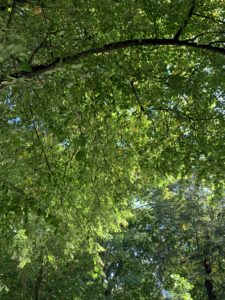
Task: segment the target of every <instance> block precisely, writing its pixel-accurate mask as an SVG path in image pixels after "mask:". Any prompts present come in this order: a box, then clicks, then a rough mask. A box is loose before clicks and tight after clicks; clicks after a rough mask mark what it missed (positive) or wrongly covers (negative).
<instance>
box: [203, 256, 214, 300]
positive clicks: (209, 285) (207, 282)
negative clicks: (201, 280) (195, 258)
mask: <svg viewBox="0 0 225 300" xmlns="http://www.w3.org/2000/svg"><path fill="white" fill-rule="evenodd" d="M203 266H204V268H205V272H206V274H207V275H210V274H211V273H212V267H211V263H210V261H209V259H207V258H205V259H204V261H203ZM205 287H206V291H207V295H208V299H209V300H216V294H215V291H214V289H213V281H212V279H210V278H209V277H207V278H205Z"/></svg>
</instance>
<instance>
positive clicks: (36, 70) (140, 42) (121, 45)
mask: <svg viewBox="0 0 225 300" xmlns="http://www.w3.org/2000/svg"><path fill="white" fill-rule="evenodd" d="M147 46H176V47H190V48H196V49H203V50H206V51H209V52H215V53H219V54H222V55H224V56H225V49H224V48H220V47H214V46H212V45H204V44H197V43H195V42H193V41H191V39H190V40H184V41H179V40H175V39H134V40H126V41H120V42H115V43H110V44H106V45H104V46H103V47H99V48H92V49H89V50H85V51H81V52H79V53H77V54H74V55H71V56H66V57H58V58H56V59H55V60H54V61H53V62H52V63H50V64H45V65H37V66H33V67H32V71H30V72H24V71H23V72H16V73H14V74H11V75H10V76H11V77H14V78H32V77H34V76H37V75H40V74H44V73H46V72H48V71H51V70H54V69H55V68H56V67H57V66H59V65H60V64H63V65H69V64H73V63H76V62H78V61H80V60H81V59H82V58H85V57H88V56H90V55H93V54H100V53H109V52H112V51H117V50H119V49H126V48H131V47H133V48H135V47H147ZM1 82H4V79H2V80H1V81H0V83H1Z"/></svg>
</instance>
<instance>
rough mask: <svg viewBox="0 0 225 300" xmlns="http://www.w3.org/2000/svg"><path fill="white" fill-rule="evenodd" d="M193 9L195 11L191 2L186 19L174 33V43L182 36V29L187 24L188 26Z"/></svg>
mask: <svg viewBox="0 0 225 300" xmlns="http://www.w3.org/2000/svg"><path fill="white" fill-rule="evenodd" d="M194 9H195V1H192V6H191V7H190V9H189V12H188V15H187V17H186V19H185V20H184V22H183V25H182V26H181V27H180V28H179V29H178V31H177V33H176V34H175V36H174V39H175V40H176V41H177V40H179V38H180V36H181V34H182V32H183V30H184V28H185V27H186V26H187V24H188V22H189V20H190V18H191V17H192V15H193V12H194Z"/></svg>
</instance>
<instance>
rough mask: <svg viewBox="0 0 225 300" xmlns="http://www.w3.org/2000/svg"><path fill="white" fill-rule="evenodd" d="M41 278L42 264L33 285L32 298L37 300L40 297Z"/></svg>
mask: <svg viewBox="0 0 225 300" xmlns="http://www.w3.org/2000/svg"><path fill="white" fill-rule="evenodd" d="M42 280H43V266H41V267H40V270H39V273H38V277H37V279H36V281H35V285H34V300H39V299H40V291H41V284H42Z"/></svg>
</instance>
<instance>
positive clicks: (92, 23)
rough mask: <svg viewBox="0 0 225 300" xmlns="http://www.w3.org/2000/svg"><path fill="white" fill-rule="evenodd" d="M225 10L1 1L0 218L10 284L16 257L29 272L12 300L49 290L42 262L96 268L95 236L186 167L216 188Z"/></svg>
mask: <svg viewBox="0 0 225 300" xmlns="http://www.w3.org/2000/svg"><path fill="white" fill-rule="evenodd" d="M178 10H179V11H180V13H179V14H178V13H177V12H178ZM224 11H225V10H224V4H221V1H218V0H211V1H203V0H196V1H174V0H173V1H168V0H164V1H145V0H138V1H134V0H131V1H122V0H114V1H113V0H104V1H99V0H94V1H83V0H79V1H73V0H63V1H62V0H58V1H53V0H48V1H35V0H27V1H16V0H13V1H2V4H1V7H0V22H1V27H0V28H1V29H0V39H1V46H0V66H1V74H0V88H1V95H2V97H1V103H0V108H1V110H0V113H1V115H0V122H1V128H0V130H1V137H2V139H1V141H0V147H1V152H0V155H1V170H0V186H1V190H0V192H1V199H2V200H1V210H0V213H1V219H0V224H1V239H2V241H3V245H4V246H3V249H4V250H3V253H4V255H5V256H6V260H5V262H7V264H6V269H7V265H12V268H14V271H13V274H14V275H13V276H15V277H14V278H16V279H15V282H16V285H18V282H19V280H20V279H19V278H18V276H19V277H20V278H21V275H20V274H21V273H20V272H17V271H16V269H15V268H16V267H15V266H16V265H17V266H19V268H21V269H22V270H21V272H23V270H25V269H24V268H30V269H29V272H28V273H27V274H28V277H27V278H28V282H30V283H29V284H28V283H26V284H27V286H28V289H27V290H26V289H25V288H24V291H27V293H28V294H27V295H26V296H24V295H22V294H21V291H20V292H19V293H20V294H18V295H16V297H18V299H20V298H24V297H31V295H33V297H34V298H35V299H40V298H41V297H51V295H47V296H46V295H44V293H47V291H44V288H42V289H41V287H43V286H44V282H45V281H46V280H47V278H48V276H47V275H46V272H45V269H46V268H47V267H46V265H48V264H49V263H50V265H51V266H52V268H53V266H54V264H55V265H57V264H58V265H61V266H62V268H64V267H65V268H66V266H68V264H69V262H70V261H71V260H73V258H74V257H80V258H81V257H86V254H87V253H88V254H89V256H88V257H89V259H90V263H89V267H90V269H93V268H98V269H99V270H100V271H99V272H100V273H101V272H102V269H104V267H103V265H102V263H101V252H104V249H103V248H102V247H101V243H102V240H105V239H106V240H107V239H108V238H109V236H110V234H112V233H113V232H117V231H121V226H126V224H127V223H126V222H127V220H128V219H129V217H130V215H131V213H130V203H131V202H132V201H133V199H137V198H138V197H139V196H140V195H142V194H143V191H149V189H158V188H160V187H161V186H162V185H168V184H169V183H171V182H176V181H177V180H179V179H180V178H183V177H185V176H195V177H196V178H198V180H199V182H204V184H205V185H206V186H207V184H208V185H209V186H212V185H215V186H221V189H222V190H223V188H222V187H223V182H224V163H223V159H224V156H225V152H224V149H223V148H224V147H223V146H224V145H223V139H224V134H225V130H224V128H225V126H224V125H225V124H224V100H223V98H224V82H223V81H222V80H221V78H223V75H224V56H225V50H224V42H225V40H224V26H225V25H224V19H225V16H224V14H225V13H224ZM172 219H173V218H172V217H171V220H172ZM171 222H172V221H171ZM52 244H54V246H53V245H52ZM9 245H10V247H9ZM11 252H13V254H12V253H11ZM12 256H13V261H11V260H10V257H12ZM81 261H82V259H81ZM91 262H92V263H91ZM96 262H97V263H96ZM96 264H97V266H96ZM205 265H206V266H208V262H207V261H206V262H205ZM89 267H87V268H86V267H85V268H84V269H85V270H86V271H87V272H90V274H92V273H93V272H92V271H93V270H92V271H91V270H87V269H89ZM65 270H67V269H65ZM52 272H53V271H52ZM53 273H54V272H53ZM173 273H174V274H176V273H175V272H173ZM18 274H19V275H18ZM93 274H96V273H95V272H94V273H93ZM210 274H211V273H210ZM210 274H208V275H210ZM17 275H18V276H17ZM90 276H91V275H90ZM94 276H95V275H94ZM3 277H4V278H5V281H7V280H8V279H7V278H9V277H7V276H6V275H4V276H3ZM4 278H3V279H2V282H3V286H4V284H5V285H6V286H7V283H5V282H4ZM184 278H185V276H184ZM151 280H152V282H153V281H154V280H155V278H151ZM84 282H85V280H84ZM48 283H49V282H48ZM24 284H25V283H24ZM9 285H10V284H9ZM29 285H30V288H29ZM56 285H57V284H56ZM84 286H85V288H84V289H86V288H87V286H86V284H84ZM12 287H13V285H11V288H10V287H9V288H10V290H11V291H12V292H13V291H14V289H13V288H12ZM52 289H53V288H52V287H51V288H50V292H49V293H50V294H51V293H52V295H53V294H54V293H53V291H52ZM65 289H66V288H65V287H64V291H63V292H64V293H65V295H64V298H65V297H67V296H66V291H65ZM53 290H54V289H53ZM4 291H5V292H6V289H5V288H4ZM54 292H55V293H56V294H57V293H58V289H57V288H55V291H54ZM67 292H68V293H69V290H67ZM9 293H11V292H10V291H9ZM79 293H80V291H79V292H78V289H77V290H76V291H75V290H73V291H71V294H70V295H69V294H68V297H70V299H71V297H75V296H76V297H77V298H78V299H79V297H81V296H80V294H79ZM8 295H9V294H8ZM71 295H72V296H71ZM4 297H6V296H4ZM9 297H11V298H12V297H14V296H12V294H11V296H9ZM19 297H20V298H19ZM52 297H53V296H52ZM55 297H58V298H59V297H60V296H59V294H57V296H55ZM132 297H136V296H132ZM14 298H15V297H14Z"/></svg>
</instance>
